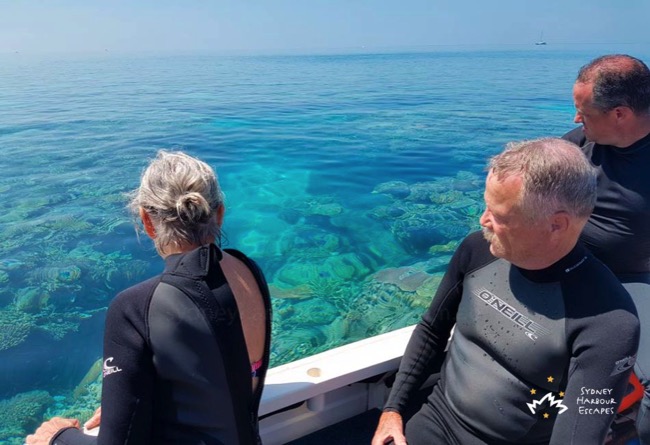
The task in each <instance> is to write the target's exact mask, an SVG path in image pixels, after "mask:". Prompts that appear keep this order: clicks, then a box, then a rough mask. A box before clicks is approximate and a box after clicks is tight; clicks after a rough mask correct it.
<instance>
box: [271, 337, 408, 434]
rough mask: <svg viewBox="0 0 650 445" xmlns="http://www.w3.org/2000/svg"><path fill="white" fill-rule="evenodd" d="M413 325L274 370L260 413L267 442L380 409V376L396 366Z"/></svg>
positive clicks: (384, 393)
mask: <svg viewBox="0 0 650 445" xmlns="http://www.w3.org/2000/svg"><path fill="white" fill-rule="evenodd" d="M414 327H415V326H409V327H406V328H402V329H399V330H397V331H393V332H388V333H386V334H382V335H378V336H376V337H371V338H367V339H364V340H360V341H358V342H355V343H351V344H349V345H345V346H341V347H338V348H335V349H330V350H328V351H325V352H322V353H320V354H316V355H313V356H311V357H307V358H304V359H301V360H297V361H295V362H291V363H287V364H286V365H282V366H278V367H275V368H272V369H269V371H268V374H267V377H266V385H265V387H264V395H263V396H262V402H261V405H260V412H259V414H260V417H261V419H262V420H261V421H260V433H261V435H262V440H263V442H264V445H281V444H284V443H287V442H290V441H291V440H295V439H297V438H299V437H303V436H305V435H307V434H310V433H311V432H314V431H317V430H319V429H321V428H325V427H326V426H329V425H332V424H335V423H337V422H340V421H342V420H345V419H347V418H350V417H352V416H355V415H357V414H361V413H363V412H365V411H367V410H369V409H373V408H381V407H382V406H383V404H384V402H385V400H386V397H387V395H388V388H387V386H386V385H385V383H384V382H383V380H382V379H381V376H382V375H385V374H387V373H390V372H391V371H396V370H397V368H398V366H399V362H400V359H401V358H402V355H403V354H404V349H405V348H406V344H407V343H408V341H409V338H410V337H411V333H412V332H413V329H414ZM378 376H379V378H378V379H377V380H373V379H372V378H373V377H378Z"/></svg>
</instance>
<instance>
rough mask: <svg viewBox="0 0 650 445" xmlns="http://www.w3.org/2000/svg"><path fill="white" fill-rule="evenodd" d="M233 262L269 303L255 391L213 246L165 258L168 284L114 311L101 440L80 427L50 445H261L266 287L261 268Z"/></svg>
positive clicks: (157, 283) (134, 295)
mask: <svg viewBox="0 0 650 445" xmlns="http://www.w3.org/2000/svg"><path fill="white" fill-rule="evenodd" d="M227 251H228V253H230V254H231V255H233V256H235V257H236V258H238V259H239V260H241V261H242V262H244V263H245V264H246V265H247V266H248V267H249V269H250V270H251V272H252V273H253V274H254V276H255V279H256V281H257V285H258V286H259V288H260V291H261V292H262V295H263V297H264V304H265V309H266V345H265V353H264V359H263V363H262V367H261V368H260V369H259V370H258V376H259V377H260V379H259V383H258V385H257V390H256V391H255V392H254V393H253V390H252V382H251V365H250V362H249V358H248V353H247V349H246V343H245V340H244V336H243V331H242V327H241V320H240V317H239V312H238V310H237V304H236V302H235V299H234V296H233V295H232V291H231V290H230V286H229V285H228V282H227V281H226V279H225V276H224V274H223V271H222V270H221V266H220V265H219V260H220V259H221V255H222V254H221V251H220V250H219V249H218V248H217V247H216V246H214V245H209V246H207V245H206V246H203V247H200V248H198V249H196V250H193V251H191V252H189V253H187V254H179V255H170V256H169V257H167V258H166V259H165V271H164V272H163V274H162V275H160V276H157V277H154V278H152V279H149V280H147V281H145V282H142V283H140V284H138V285H135V286H133V287H131V288H129V289H127V290H125V291H123V292H121V293H120V294H119V295H117V297H116V298H115V299H114V300H113V301H112V302H111V305H110V307H109V310H108V313H107V316H106V331H105V335H104V379H103V386H102V419H101V428H100V433H99V437H98V438H94V437H90V436H85V435H83V434H82V433H81V432H80V431H79V430H77V429H75V428H72V429H66V430H63V432H62V433H60V434H59V435H58V437H56V438H55V439H54V440H53V441H52V443H53V444H56V445H68V444H90V443H98V444H100V445H102V444H111V445H113V444H118V443H119V444H133V445H136V444H137V445H143V444H155V445H159V444H163V445H165V444H169V445H171V444H177V445H178V444H180V445H183V444H187V445H190V444H191V445H199V444H202V445H254V444H257V443H258V441H259V435H258V426H257V410H258V407H259V402H260V398H261V393H262V384H263V382H264V377H265V374H266V370H267V369H268V364H269V363H268V360H269V342H270V331H271V314H270V308H271V304H270V297H269V292H268V287H267V285H266V281H265V280H264V277H263V275H262V273H261V272H260V270H259V268H258V267H257V265H256V264H255V263H254V262H253V261H252V260H250V259H248V258H247V257H246V256H245V255H244V254H242V253H241V252H238V251H235V250H230V249H228V250H227Z"/></svg>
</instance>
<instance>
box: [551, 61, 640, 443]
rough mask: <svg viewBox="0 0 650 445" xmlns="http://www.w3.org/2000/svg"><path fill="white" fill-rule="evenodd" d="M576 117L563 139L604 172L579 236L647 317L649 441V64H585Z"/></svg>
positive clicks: (577, 91) (637, 369)
mask: <svg viewBox="0 0 650 445" xmlns="http://www.w3.org/2000/svg"><path fill="white" fill-rule="evenodd" d="M573 99H574V103H575V107H576V116H575V123H577V124H582V126H581V127H578V128H576V129H575V130H573V131H571V132H569V133H567V134H566V135H564V136H563V137H564V139H567V140H569V141H572V142H574V143H576V144H578V145H579V146H581V147H582V150H583V152H584V153H585V154H586V155H587V157H588V158H589V160H590V161H591V163H592V164H593V165H594V166H595V167H596V169H597V172H598V191H597V200H596V205H595V208H594V212H593V214H592V216H591V217H590V218H589V221H587V224H586V225H585V228H584V230H583V232H582V235H581V240H582V241H584V243H585V244H586V245H587V247H588V248H589V249H590V250H591V251H592V253H593V254H594V255H595V256H596V257H597V258H598V259H600V260H601V261H603V262H604V263H605V264H606V265H607V266H608V267H609V268H610V269H611V270H612V271H613V272H614V273H615V274H616V275H617V276H618V277H619V279H620V280H621V281H622V282H623V285H624V286H625V288H626V289H627V290H628V292H629V293H630V295H631V296H632V298H633V300H634V302H635V304H636V307H637V310H638V313H639V318H640V320H641V326H642V328H641V334H642V335H641V340H640V346H639V355H638V357H637V362H636V366H635V373H636V374H637V376H638V377H639V379H640V380H641V383H642V384H643V385H644V386H645V388H646V392H645V395H644V398H643V401H642V404H641V410H640V412H639V415H638V417H637V421H636V422H637V431H638V433H639V438H640V439H641V443H642V444H643V445H650V391H649V384H650V70H648V67H647V66H646V65H645V64H644V63H643V62H642V61H641V60H639V59H636V58H634V57H631V56H628V55H620V54H615V55H607V56H603V57H599V58H597V59H595V60H593V61H591V62H590V63H588V64H587V65H585V66H583V67H582V68H581V69H580V72H579V73H578V78H577V80H576V82H575V85H574V87H573Z"/></svg>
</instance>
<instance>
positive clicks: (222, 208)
mask: <svg viewBox="0 0 650 445" xmlns="http://www.w3.org/2000/svg"><path fill="white" fill-rule="evenodd" d="M224 213H226V207H225V206H224V205H223V204H221V205H220V206H219V208H218V209H217V225H218V226H219V228H221V225H222V224H223V215H224Z"/></svg>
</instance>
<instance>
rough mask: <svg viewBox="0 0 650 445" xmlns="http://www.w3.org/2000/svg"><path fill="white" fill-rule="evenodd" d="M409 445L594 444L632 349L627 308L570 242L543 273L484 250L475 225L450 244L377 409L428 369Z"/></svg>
mask: <svg viewBox="0 0 650 445" xmlns="http://www.w3.org/2000/svg"><path fill="white" fill-rule="evenodd" d="M454 324H455V325H456V328H455V330H454V335H453V338H452V340H451V342H450V345H449V350H448V352H447V355H446V357H445V361H444V364H443V366H442V373H441V378H440V380H439V382H438V383H437V384H436V386H435V387H434V391H433V393H432V394H431V396H429V399H428V401H427V403H425V404H424V406H423V407H422V408H421V410H420V411H419V412H418V413H417V414H415V416H414V417H413V418H412V419H411V420H410V421H409V422H408V423H407V425H406V438H407V441H408V443H409V445H421V444H422V445H423V444H432V443H435V444H437V445H438V444H458V445H473V444H490V445H492V444H549V443H550V444H554V445H570V444H585V445H595V444H599V443H602V441H603V439H604V437H605V435H606V433H607V430H608V427H609V424H610V422H611V420H612V418H613V417H614V414H615V411H616V408H617V406H618V404H619V403H620V401H621V398H622V396H623V394H624V392H625V389H626V385H627V380H628V377H629V373H630V372H631V369H632V366H633V364H634V355H635V354H636V350H637V346H638V336H639V326H638V320H637V316H636V310H635V308H634V305H633V303H632V301H631V299H630V297H629V295H628V294H627V292H626V291H625V290H624V289H623V287H622V286H621V284H620V283H619V281H618V280H617V279H616V277H615V276H614V275H613V274H612V273H611V272H610V271H609V270H608V269H607V268H606V267H605V266H604V265H603V264H602V263H601V262H600V261H598V260H597V259H595V258H594V257H593V255H592V254H591V253H589V252H588V251H587V249H585V248H584V246H582V245H581V244H580V243H579V244H578V245H577V246H576V247H575V248H574V249H573V250H572V251H571V252H570V253H569V254H568V255H567V256H566V257H564V258H562V259H561V260H560V261H558V262H557V263H555V264H553V265H552V266H550V267H548V268H546V269H542V270H535V271H531V270H524V269H520V268H518V267H516V266H514V265H512V264H511V263H509V262H507V261H505V260H503V259H498V258H495V257H494V256H492V255H491V254H490V251H489V243H488V242H487V241H485V240H484V239H483V236H482V234H481V233H480V232H476V233H474V234H472V235H470V236H468V237H467V238H466V239H465V240H464V241H463V242H462V243H461V245H460V246H459V248H458V250H457V251H456V252H455V254H454V256H453V258H452V260H451V262H450V264H449V268H448V270H447V273H446V274H445V277H444V278H443V280H442V282H441V284H440V287H439V288H438V291H437V293H436V296H435V298H434V299H433V302H432V303H431V306H430V307H429V309H428V310H427V312H426V313H425V314H424V316H423V318H422V321H420V323H419V324H418V325H417V327H416V329H415V331H414V333H413V336H412V337H411V340H410V341H409V344H408V347H407V349H406V352H405V354H404V357H403V359H402V362H401V364H400V368H399V372H398V374H397V377H396V380H395V383H394V385H393V389H392V391H391V394H390V397H389V399H388V402H387V403H386V406H385V410H389V411H391V410H392V411H397V412H402V413H403V412H404V411H405V408H406V406H407V402H408V401H409V399H410V398H411V396H412V395H413V394H414V392H415V391H417V390H418V389H419V387H420V386H421V385H422V383H423V382H424V380H426V378H427V377H428V376H429V375H431V373H432V372H434V371H435V367H436V363H437V360H438V359H439V357H440V356H441V355H442V354H444V349H445V346H446V344H447V339H448V338H449V335H450V332H451V329H452V327H453V326H454Z"/></svg>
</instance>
